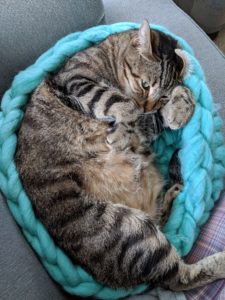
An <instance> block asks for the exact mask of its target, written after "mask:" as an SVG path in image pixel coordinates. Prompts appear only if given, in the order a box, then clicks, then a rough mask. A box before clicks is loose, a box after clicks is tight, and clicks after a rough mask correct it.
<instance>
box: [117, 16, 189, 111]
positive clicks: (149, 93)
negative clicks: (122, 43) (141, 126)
mask: <svg viewBox="0 0 225 300" xmlns="http://www.w3.org/2000/svg"><path fill="white" fill-rule="evenodd" d="M186 70H187V59H186V57H185V55H184V53H183V52H182V50H181V49H180V47H179V44H178V42H177V41H176V40H175V39H173V38H172V37H170V36H168V35H166V34H164V33H162V32H161V31H158V30H152V29H151V30H150V27H149V23H148V21H147V20H144V21H143V23H142V25H141V27H140V29H139V30H138V31H135V32H134V33H133V36H132V38H131V40H130V42H129V45H128V47H127V49H126V52H125V53H124V61H123V70H122V71H123V72H124V74H123V75H124V76H123V89H124V92H125V93H126V94H127V95H128V96H131V97H132V98H133V99H135V100H136V101H137V103H138V105H139V106H140V107H142V108H143V109H144V111H146V112H147V111H148V112H149V111H155V110H156V109H157V108H159V100H160V103H162V102H163V101H162V99H163V98H165V100H166V98H167V96H169V95H170V92H171V90H172V89H173V88H174V87H175V86H176V85H178V84H179V83H181V81H182V78H183V76H184V74H185V72H186Z"/></svg>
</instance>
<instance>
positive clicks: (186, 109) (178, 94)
mask: <svg viewBox="0 0 225 300" xmlns="http://www.w3.org/2000/svg"><path fill="white" fill-rule="evenodd" d="M194 107H195V103H194V100H193V96H192V94H191V92H190V90H189V89H188V88H186V87H184V86H178V87H176V88H175V89H174V90H173V92H172V95H171V98H170V100H169V101H168V102H167V104H166V105H165V106H164V107H163V108H162V109H161V114H162V117H163V120H164V125H165V126H166V127H169V128H171V129H179V128H181V127H183V126H184V125H185V124H186V123H187V122H188V121H189V120H190V118H191V116H192V114H193V112H194Z"/></svg>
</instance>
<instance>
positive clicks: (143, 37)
mask: <svg viewBox="0 0 225 300" xmlns="http://www.w3.org/2000/svg"><path fill="white" fill-rule="evenodd" d="M138 50H139V52H140V54H141V55H142V56H144V57H145V58H148V59H149V58H150V57H151V56H152V44H151V30H150V27H149V23H148V20H146V19H145V20H144V21H143V22H142V24H141V27H140V29H139V31H138Z"/></svg>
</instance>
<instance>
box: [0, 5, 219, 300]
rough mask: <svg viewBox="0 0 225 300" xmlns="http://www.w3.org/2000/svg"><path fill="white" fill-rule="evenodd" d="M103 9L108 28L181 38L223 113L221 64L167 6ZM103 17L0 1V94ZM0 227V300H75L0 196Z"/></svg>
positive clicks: (97, 11)
mask: <svg viewBox="0 0 225 300" xmlns="http://www.w3.org/2000/svg"><path fill="white" fill-rule="evenodd" d="M86 5H88V8H87V6H86ZM104 5H105V11H106V15H107V22H108V23H114V22H119V21H135V22H141V21H142V20H143V19H144V18H148V19H149V21H150V22H152V23H158V24H162V25H165V26H167V27H168V28H169V29H170V30H172V31H173V32H174V33H176V34H179V35H180V36H182V37H183V38H185V39H186V40H187V41H188V42H189V43H190V45H191V46H192V47H193V49H194V50H195V52H196V56H197V57H198V59H199V60H200V61H201V63H202V65H203V68H204V69H205V71H206V76H207V80H208V84H209V86H210V87H211V89H212V92H213V95H214V97H215V99H216V101H217V102H220V103H221V106H222V108H223V111H224V98H225V82H224V81H225V59H224V57H223V56H222V54H221V53H220V52H219V51H218V49H217V48H216V47H215V46H214V44H213V43H212V42H211V41H210V40H209V39H208V38H207V36H206V35H205V34H204V33H203V32H202V31H201V30H200V29H199V27H198V26H196V24H195V23H194V22H193V21H192V20H191V19H190V18H189V17H187V15H186V14H184V13H183V12H182V11H181V10H180V9H179V8H178V7H177V6H176V5H175V4H174V3H173V2H172V1H169V0H168V1H165V0H123V1H119V0H104ZM103 18H104V15H103V11H102V5H101V2H100V1H98V0H67V1H57V0H45V1H44V0H40V1H33V0H20V1H16V0H7V1H5V0H0V28H1V31H0V46H1V47H0V69H1V70H0V93H1V91H3V90H4V89H6V88H7V87H8V86H9V85H10V81H11V79H12V77H13V76H14V74H15V73H16V72H18V71H19V70H21V69H23V68H25V67H26V66H28V65H30V64H31V63H33V62H34V60H35V59H36V58H37V57H38V56H39V55H40V54H41V53H42V52H44V51H45V50H47V49H48V48H49V47H50V46H51V45H52V44H54V43H55V42H56V41H57V40H58V39H59V38H60V37H62V36H64V35H66V34H68V33H70V32H74V31H76V30H82V29H84V28H87V27H90V26H93V25H96V24H98V23H99V22H101V21H102V20H103ZM0 228H1V230H0V270H1V272H0V299H1V300H11V299H12V300H14V299H17V300H24V299H31V300H48V299H57V300H58V299H75V297H72V296H69V295H67V294H66V293H64V292H63V291H62V290H61V289H60V288H59V287H58V285H57V284H55V283H54V282H53V280H52V279H51V278H50V277H49V276H48V274H47V272H46V271H45V269H44V268H43V267H42V265H41V263H40V262H39V260H38V259H37V257H36V255H35V254H34V252H33V251H32V249H31V248H30V246H29V244H28V243H27V242H26V241H25V239H24V237H23V236H22V234H21V232H20V230H19V228H18V227H17V225H16V224H15V221H14V220H13V218H12V216H11V215H10V213H9V211H8V208H7V205H6V203H5V201H4V199H3V198H2V197H1V196H0ZM140 297H141V296H140ZM157 297H158V298H156V299H160V297H159V296H157ZM170 298H171V299H175V298H172V296H170ZM139 299H141V298H139ZM143 299H147V298H146V296H145V298H143ZM143 299H141V300H143ZM148 299H149V298H148ZM161 300H162V298H161Z"/></svg>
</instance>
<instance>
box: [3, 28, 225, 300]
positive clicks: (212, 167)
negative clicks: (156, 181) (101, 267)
mask: <svg viewBox="0 0 225 300" xmlns="http://www.w3.org/2000/svg"><path fill="white" fill-rule="evenodd" d="M138 27H139V25H138V24H135V23H117V24H113V25H102V26H97V27H93V28H90V29H88V30H86V31H84V32H77V33H72V34H70V35H68V36H66V37H65V38H63V39H61V40H60V41H58V42H57V43H56V45H55V46H54V47H52V48H51V49H49V50H48V51H47V52H45V53H44V54H43V55H42V56H41V57H40V58H39V59H38V60H37V61H36V62H35V63H34V65H32V66H30V67H28V68H27V69H26V70H24V71H22V72H20V73H19V74H18V75H17V76H16V77H15V79H14V81H13V83H12V86H11V88H10V89H9V90H8V91H6V93H5V94H4V97H3V99H2V103H1V111H0V188H1V190H2V192H3V194H4V195H5V198H6V199H7V202H8V206H9V208H10V210H11V212H12V214H13V216H14V218H15V219H16V221H17V223H18V224H19V225H20V226H21V228H22V231H23V233H24V235H25V236H26V238H27V240H28V241H29V242H30V244H31V245H32V247H33V248H34V249H35V251H36V252H37V254H38V255H39V257H40V259H41V261H42V263H43V264H44V266H45V267H46V269H47V270H48V272H49V274H50V275H51V276H52V277H53V278H54V279H55V281H57V282H58V283H59V284H60V285H62V286H63V288H64V289H65V290H66V291H67V292H69V293H71V294H74V295H79V296H83V297H87V296H95V297H98V298H101V299H117V298H121V297H125V296H128V295H130V294H137V293H140V292H143V291H144V290H145V289H146V287H147V285H139V286H138V287H135V288H132V289H128V290H125V289H118V290H113V289H110V288H108V287H106V286H103V285H101V284H99V283H97V282H96V281H95V280H94V279H93V278H92V276H90V275H89V274H88V273H87V272H85V271H84V270H83V269H82V268H81V267H80V266H77V265H74V264H73V263H72V262H71V260H70V259H69V258H68V257H67V256H66V255H65V253H64V252H63V251H62V250H61V249H60V248H58V247H57V246H56V245H55V243H54V241H53V240H52V238H51V237H50V235H49V234H48V232H47V230H46V229H45V227H44V226H43V225H42V224H41V222H40V221H39V220H38V219H37V218H36V216H35V215H34V211H33V208H32V205H31V202H30V200H29V198H28V196H27V195H26V193H25V191H24V189H23V187H22V184H21V181H20V179H19V176H18V173H17V170H16V166H15V162H14V154H15V151H16V144H17V130H18V129H19V126H20V124H21V121H22V119H23V108H24V106H25V105H26V103H27V101H28V100H29V95H30V93H31V92H32V91H33V90H34V89H35V88H36V87H37V86H38V85H39V84H40V82H41V81H42V80H43V79H44V78H45V77H46V76H47V75H48V73H49V72H53V71H56V70H57V69H59V68H60V67H61V66H62V64H63V63H64V62H65V61H66V60H67V59H68V57H70V56H72V55H73V54H75V53H76V52H78V51H81V50H83V49H85V48H88V47H90V46H92V45H94V44H97V43H100V42H101V41H102V40H104V39H105V38H107V37H108V36H109V35H110V34H113V33H116V32H122V31H126V30H129V29H134V28H138ZM151 27H152V28H154V29H158V30H161V31H163V32H164V33H166V34H168V35H171V36H172V37H174V38H175V39H177V40H178V41H179V43H180V45H181V46H182V47H183V49H184V50H185V51H186V52H187V55H188V57H189V61H190V64H191V67H190V70H189V72H188V74H187V75H186V78H185V80H184V84H185V85H186V86H187V87H189V88H190V89H191V91H192V92H193V94H194V97H195V101H196V109H195V112H194V115H193V117H192V119H191V120H190V122H189V123H188V124H187V125H186V127H185V128H184V129H183V130H178V131H170V130H166V131H165V132H163V134H162V135H161V136H160V137H159V139H158V140H157V141H156V142H155V143H154V145H153V148H154V150H155V152H156V154H157V163H158V166H159V168H160V170H161V172H162V173H163V174H164V176H165V177H167V173H168V172H167V171H168V162H169V159H170V157H171V155H172V153H173V151H174V150H175V149H176V148H178V147H179V148H181V150H180V152H179V156H180V160H181V163H182V166H181V167H182V176H183V179H184V190H183V191H182V193H180V194H179V196H178V197H177V199H176V201H175V202H174V205H173V208H172V212H171V216H170V219H169V221H168V223H167V224H166V226H165V229H164V232H165V234H166V236H167V238H168V239H169V240H170V242H171V243H172V244H173V245H175V247H176V248H177V250H178V252H179V253H180V254H181V255H185V254H187V253H188V251H189V250H190V249H191V247H192V245H193V242H194V241H195V239H196V237H197V235H198V233H199V230H200V227H201V225H202V224H203V223H205V222H206V220H207V218H208V216H209V212H210V210H211V209H212V207H213V206H214V202H215V201H216V200H217V199H218V197H219V194H220V192H221V190H222V188H223V175H224V174H225V147H224V141H223V136H222V133H221V119H220V118H219V116H218V114H217V112H216V111H215V109H214V104H213V100H212V96H211V94H210V92H209V90H208V87H207V85H206V83H205V77H204V73H203V71H202V68H201V66H200V65H199V63H198V61H197V60H196V59H195V57H194V54H193V51H192V50H191V48H190V47H189V46H188V44H187V43H186V42H185V41H184V40H183V39H181V38H180V37H177V36H175V35H174V34H172V33H170V32H169V31H168V30H167V29H166V28H164V27H161V26H157V25H152V26H151Z"/></svg>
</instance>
